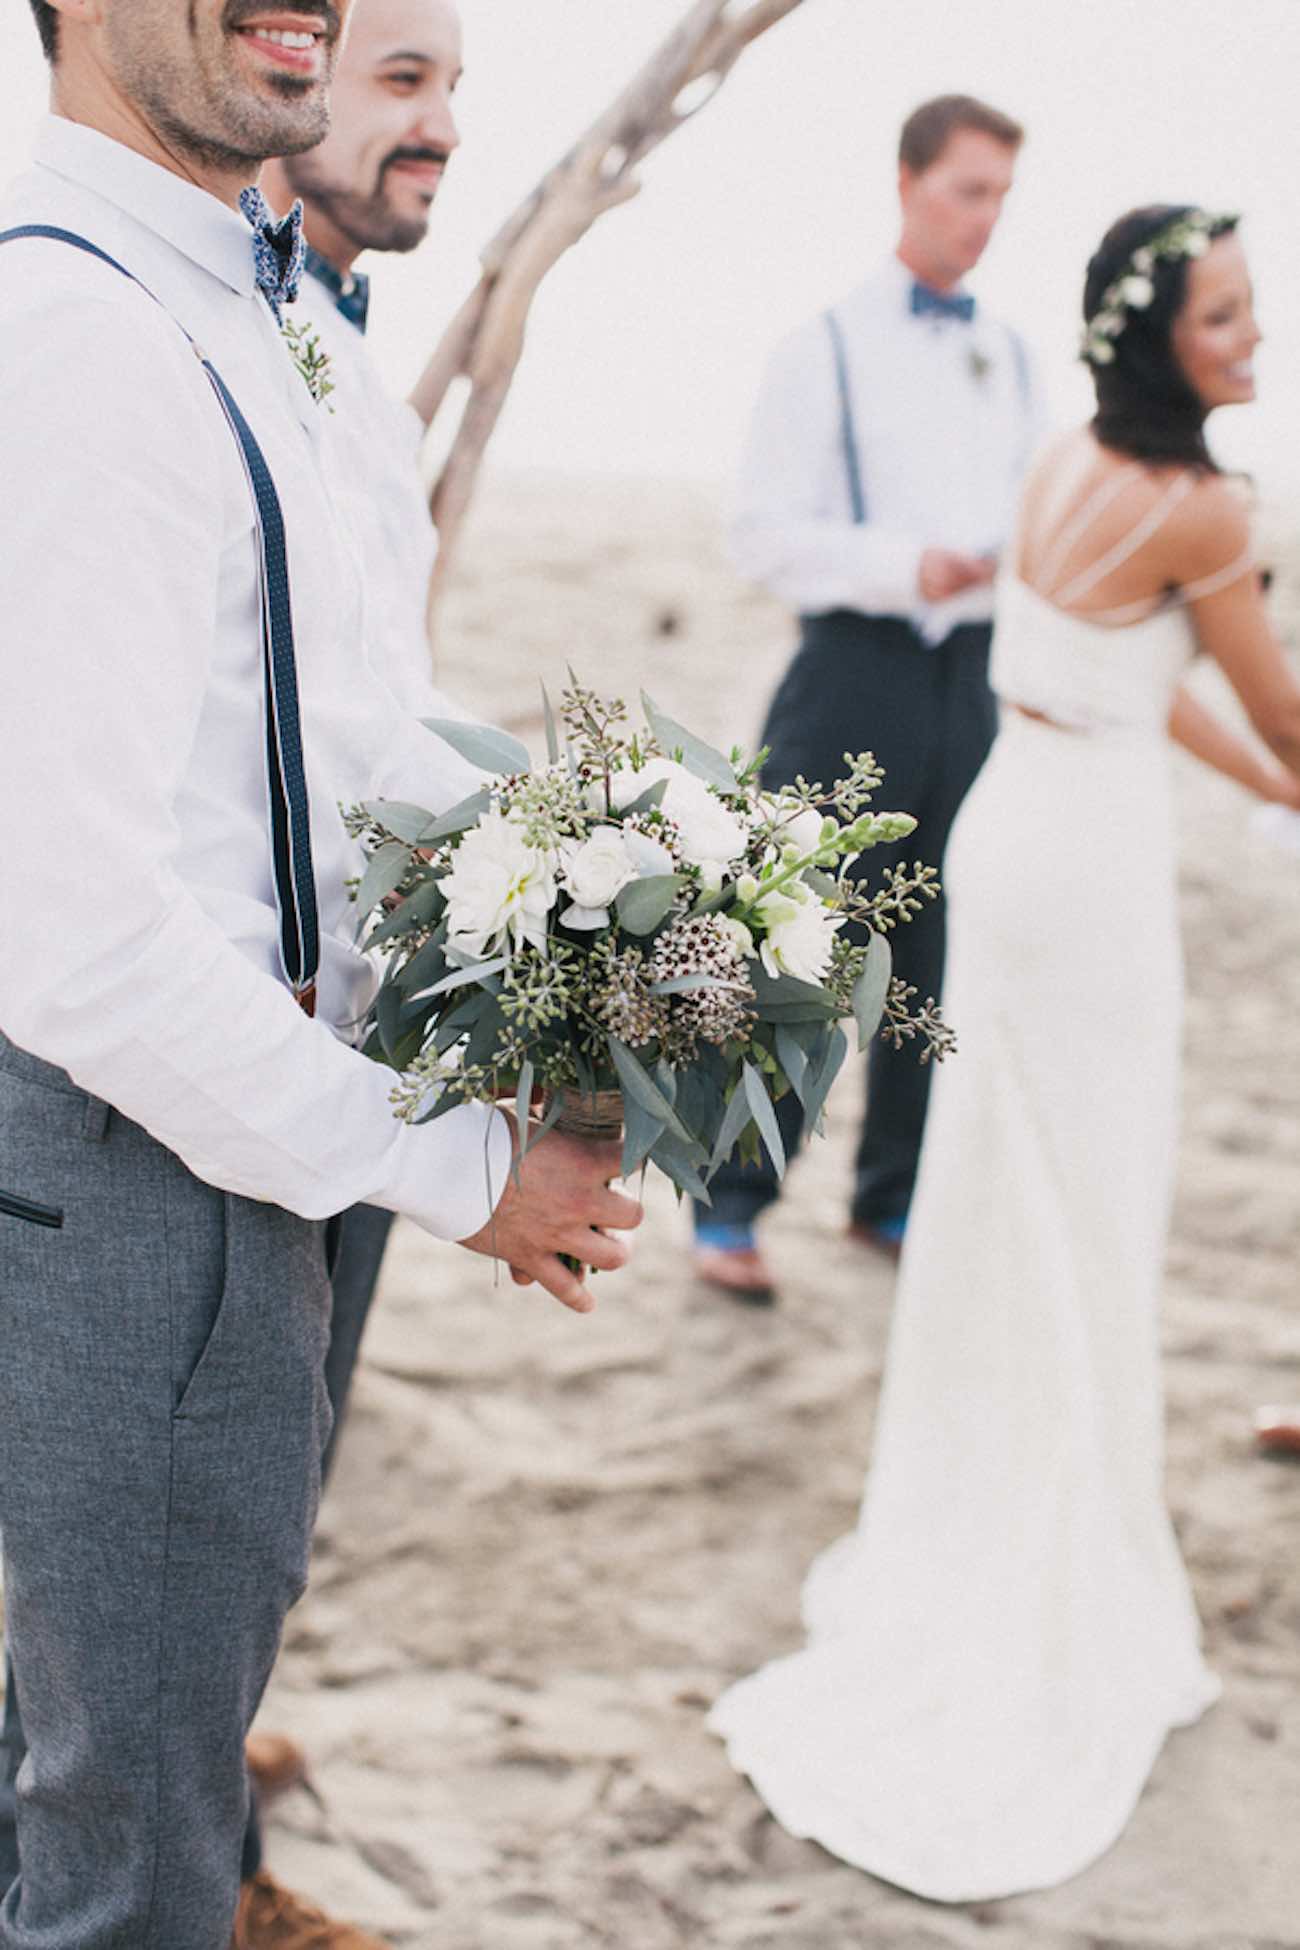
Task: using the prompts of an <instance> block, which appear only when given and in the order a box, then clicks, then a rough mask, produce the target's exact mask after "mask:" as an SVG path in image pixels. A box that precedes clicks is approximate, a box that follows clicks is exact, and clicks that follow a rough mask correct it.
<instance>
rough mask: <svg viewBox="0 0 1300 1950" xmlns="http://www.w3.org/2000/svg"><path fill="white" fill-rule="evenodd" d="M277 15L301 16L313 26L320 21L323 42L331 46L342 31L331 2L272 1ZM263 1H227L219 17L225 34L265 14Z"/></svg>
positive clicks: (265, 9) (336, 9) (306, 0)
mask: <svg viewBox="0 0 1300 1950" xmlns="http://www.w3.org/2000/svg"><path fill="white" fill-rule="evenodd" d="M273 4H274V8H275V11H276V13H277V14H301V15H303V17H304V18H305V19H307V20H310V21H311V22H312V23H313V24H314V23H315V22H316V21H321V22H322V23H323V25H324V28H325V40H326V42H327V44H328V45H329V46H331V47H332V46H333V45H334V44H335V42H336V41H337V40H338V38H339V35H340V33H341V32H342V31H343V22H342V20H341V19H340V18H339V10H338V8H337V7H336V6H334V5H333V4H332V0H273ZM267 10H268V9H267V6H266V3H265V0H261V4H259V0H228V4H227V6H226V8H225V10H224V12H223V14H222V16H221V24H222V26H223V27H224V28H225V29H226V30H227V32H235V31H237V30H238V29H239V28H240V27H242V26H243V25H244V24H245V22H246V21H250V20H257V19H258V18H259V17H260V16H261V15H263V14H265V13H266V12H267Z"/></svg>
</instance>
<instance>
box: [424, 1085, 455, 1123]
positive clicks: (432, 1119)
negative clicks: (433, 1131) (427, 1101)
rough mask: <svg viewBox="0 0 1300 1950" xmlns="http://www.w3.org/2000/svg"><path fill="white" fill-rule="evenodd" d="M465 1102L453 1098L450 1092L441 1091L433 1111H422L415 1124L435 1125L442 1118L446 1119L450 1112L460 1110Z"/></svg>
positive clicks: (435, 1100)
mask: <svg viewBox="0 0 1300 1950" xmlns="http://www.w3.org/2000/svg"><path fill="white" fill-rule="evenodd" d="M464 1101H465V1099H464V1098H463V1097H458V1096H453V1095H452V1093H451V1092H450V1091H449V1090H440V1091H439V1092H438V1095H437V1096H436V1097H435V1098H434V1100H433V1105H432V1107H431V1109H429V1110H422V1111H421V1112H420V1115H419V1116H418V1117H417V1118H416V1119H415V1122H416V1123H417V1124H435V1123H436V1122H437V1121H438V1119H439V1118H440V1117H445V1116H446V1115H447V1112H448V1111H449V1110H459V1109H460V1107H461V1105H462V1104H463V1103H464Z"/></svg>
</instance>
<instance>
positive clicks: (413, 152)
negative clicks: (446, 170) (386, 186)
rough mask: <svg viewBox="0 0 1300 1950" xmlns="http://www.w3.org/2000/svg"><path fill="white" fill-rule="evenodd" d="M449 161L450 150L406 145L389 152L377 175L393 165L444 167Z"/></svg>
mask: <svg viewBox="0 0 1300 1950" xmlns="http://www.w3.org/2000/svg"><path fill="white" fill-rule="evenodd" d="M450 161H451V150H450V149H435V148H433V147H432V146H430V145H426V144H423V143H421V144H420V145H418V146H413V145H409V144H408V145H404V146H403V147H402V148H400V149H391V150H390V151H389V153H388V154H387V155H386V156H385V157H384V160H383V162H382V163H381V164H380V168H379V174H380V175H381V176H382V175H383V174H384V172H385V171H386V170H389V169H391V168H392V167H393V164H394V163H406V162H413V163H441V164H442V165H443V166H444V167H445V166H446V164H447V163H449V162H450Z"/></svg>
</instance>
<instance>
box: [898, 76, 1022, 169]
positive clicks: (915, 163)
mask: <svg viewBox="0 0 1300 1950" xmlns="http://www.w3.org/2000/svg"><path fill="white" fill-rule="evenodd" d="M958 129H976V130H978V132H979V133H980V134H981V135H991V136H992V137H993V140H994V141H995V142H1004V143H1005V144H1006V146H1007V148H1008V149H1018V148H1019V147H1020V145H1021V143H1022V142H1023V141H1024V139H1025V132H1024V129H1023V128H1022V127H1021V125H1020V123H1019V122H1013V121H1012V119H1011V117H1010V116H1009V115H1004V114H1003V113H1002V111H1001V109H999V108H990V107H989V105H988V103H987V102H981V101H977V100H976V99H975V97H974V95H936V97H935V99H934V100H933V101H932V102H922V103H921V106H920V107H919V108H914V109H913V110H912V113H911V114H910V115H909V116H908V118H907V120H906V121H905V122H904V124H903V132H902V134H901V135H900V137H899V139H898V160H899V162H900V163H902V164H904V165H905V167H906V168H908V169H910V170H912V171H913V172H914V173H915V174H916V175H918V176H919V175H920V173H921V171H922V170H923V169H928V168H929V167H930V164H931V163H932V162H937V161H938V159H939V157H940V156H941V155H942V153H943V151H944V150H945V149H946V148H947V146H948V141H949V138H950V137H951V136H954V135H956V133H957V131H958Z"/></svg>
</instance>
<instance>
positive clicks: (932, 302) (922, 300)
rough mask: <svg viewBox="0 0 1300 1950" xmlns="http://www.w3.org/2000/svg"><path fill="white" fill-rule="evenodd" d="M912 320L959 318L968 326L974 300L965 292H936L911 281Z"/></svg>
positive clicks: (916, 281) (972, 313) (973, 309)
mask: <svg viewBox="0 0 1300 1950" xmlns="http://www.w3.org/2000/svg"><path fill="white" fill-rule="evenodd" d="M912 316H913V318H959V319H960V320H961V322H962V324H963V325H969V324H970V322H971V320H972V318H974V316H975V300H974V299H973V298H972V297H971V296H970V294H969V292H966V291H936V290H935V289H934V287H933V286H932V285H928V284H922V283H921V280H920V279H919V278H913V280H912Z"/></svg>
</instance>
